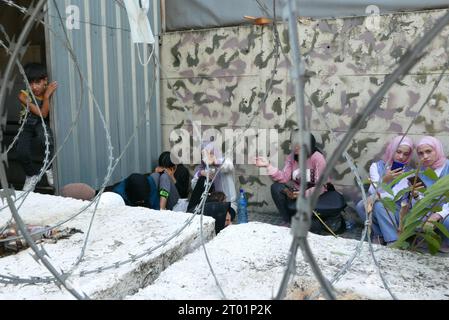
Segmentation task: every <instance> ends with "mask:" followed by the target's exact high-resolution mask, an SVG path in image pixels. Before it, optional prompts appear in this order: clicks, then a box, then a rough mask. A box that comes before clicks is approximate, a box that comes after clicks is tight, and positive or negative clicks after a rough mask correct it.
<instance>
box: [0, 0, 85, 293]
mask: <svg viewBox="0 0 449 320" xmlns="http://www.w3.org/2000/svg"><path fill="white" fill-rule="evenodd" d="M45 3H46V0H39V2H38V3H37V4H36V6H35V7H34V8H32V9H31V6H30V11H31V15H30V18H29V19H28V21H27V22H26V24H25V26H24V28H23V30H22V32H21V34H20V36H19V39H18V41H17V44H16V47H15V48H14V51H13V53H12V55H11V57H10V59H9V61H8V64H7V67H6V69H5V74H4V79H3V84H2V87H1V88H0V114H1V115H3V114H4V112H3V111H4V97H5V91H6V86H5V84H6V82H7V81H8V79H9V76H10V74H11V73H12V65H13V64H14V62H15V59H16V58H17V55H18V52H19V48H20V47H21V46H22V45H23V43H24V42H25V39H26V37H27V36H28V34H29V32H30V31H31V27H32V25H33V23H34V18H36V17H37V16H38V14H39V13H40V11H41V9H42V8H43V6H44V5H45ZM28 85H29V83H28ZM33 98H35V97H34V95H33ZM39 113H40V110H39ZM40 117H41V120H42V122H44V121H43V118H42V114H41V113H40ZM44 132H45V133H46V131H45V127H44ZM1 138H3V137H1ZM46 143H47V145H46V147H47V148H46V149H48V137H46ZM47 160H48V150H46V159H45V160H44V165H45V164H46V162H45V161H47ZM3 161H4V160H3ZM3 161H1V162H0V179H1V184H2V185H3V186H4V189H3V191H1V197H2V198H3V199H6V201H7V202H8V204H9V207H10V210H11V213H12V216H13V218H14V220H15V222H16V224H17V226H18V228H19V230H20V232H21V233H22V234H23V236H24V238H25V240H26V241H27V243H28V244H29V245H30V247H31V249H32V250H33V251H34V252H35V256H34V257H33V258H35V260H36V262H38V261H41V262H42V263H43V264H44V266H45V267H46V268H47V269H48V271H50V273H51V274H53V276H54V277H55V278H56V279H57V281H58V283H59V284H60V285H61V286H63V287H64V288H65V289H66V290H67V291H68V292H70V293H71V294H72V295H73V296H74V297H75V298H77V299H88V296H87V295H86V294H84V293H83V294H80V293H79V292H78V291H77V290H76V289H75V288H74V287H73V285H72V284H71V283H70V282H69V281H68V279H67V276H66V275H65V274H64V272H62V273H59V272H58V271H57V270H56V269H55V268H54V267H53V265H52V264H51V262H50V261H49V260H48V259H47V258H46V257H47V256H48V254H47V252H46V251H45V249H44V248H43V246H41V248H40V249H39V248H38V246H37V245H36V243H35V242H34V240H33V238H32V237H31V236H30V234H29V232H28V230H27V228H26V226H25V224H24V222H23V221H22V219H21V217H20V215H19V213H18V212H17V209H16V206H15V203H14V201H13V200H12V195H13V193H14V191H11V190H9V189H8V182H7V177H6V172H5V168H4V163H3Z"/></svg>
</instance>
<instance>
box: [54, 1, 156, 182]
mask: <svg viewBox="0 0 449 320" xmlns="http://www.w3.org/2000/svg"><path fill="white" fill-rule="evenodd" d="M155 3H156V5H157V2H155ZM48 6H49V8H48V9H49V10H48V13H47V17H46V18H47V21H48V23H49V25H50V26H51V28H50V29H49V30H48V31H47V44H46V47H47V55H48V61H49V62H48V65H49V66H48V67H49V71H50V75H51V77H52V79H51V80H56V81H58V84H59V87H58V89H57V92H56V96H55V98H54V99H53V109H52V116H53V119H52V124H53V128H54V135H55V144H56V148H58V147H60V146H61V145H63V143H64V139H65V138H66V137H67V135H68V134H69V130H70V128H71V127H72V124H73V123H75V122H76V124H75V126H74V130H73V132H72V133H71V134H70V135H69V136H68V140H67V142H66V143H65V144H64V146H63V148H62V150H61V152H60V154H59V155H58V157H57V162H56V166H57V183H58V186H59V187H61V186H63V185H65V184H67V183H72V182H84V183H87V184H89V185H91V186H92V187H94V188H98V187H100V186H101V184H102V182H103V180H104V177H105V175H106V173H107V167H108V163H109V153H108V144H107V138H106V130H105V128H104V125H103V122H102V120H101V117H100V113H99V112H98V108H99V109H100V110H101V112H102V113H103V115H104V119H105V122H106V127H107V128H108V130H109V132H110V136H111V142H112V147H113V156H114V158H115V159H116V158H117V157H118V156H119V155H120V154H121V153H122V152H123V151H124V150H125V147H126V144H127V143H128V141H129V140H130V139H131V137H132V136H133V134H134V132H135V128H136V127H137V126H139V125H140V126H139V129H138V130H137V132H136V135H135V137H134V138H132V141H131V143H130V145H129V147H128V149H127V150H126V152H125V154H124V156H123V158H122V160H121V161H120V163H119V164H118V165H117V167H116V169H115V170H114V172H113V175H112V178H111V181H110V183H109V184H111V183H114V182H117V181H120V180H121V179H123V178H125V177H127V176H128V175H129V174H131V173H133V172H140V173H146V172H149V171H151V169H152V168H153V166H154V165H155V164H156V161H157V158H158V155H159V153H160V152H161V138H160V137H161V134H160V128H161V126H160V111H159V82H158V81H156V79H158V74H157V73H156V74H155V69H154V65H153V64H151V63H150V64H148V65H147V66H143V65H142V64H141V63H140V62H139V56H138V52H137V50H138V49H137V46H136V45H135V44H133V43H132V42H131V33H130V26H129V21H128V16H127V14H126V11H125V9H124V7H123V6H121V5H119V4H118V2H116V1H110V0H94V1H88V0H84V1H83V0H70V1H68V0H67V1H64V0H57V1H56V2H55V1H48ZM69 6H75V8H73V7H69ZM72 9H75V11H73V10H72ZM77 10H79V21H80V23H79V28H77V26H76V25H74V24H70V23H68V22H67V20H70V19H71V17H72V16H73V14H74V12H75V14H76V11H77ZM156 10H157V12H156V13H155V12H153V11H154V8H152V9H150V12H149V14H148V15H149V17H150V21H151V23H152V27H153V32H154V31H155V28H154V26H155V25H156V26H157V25H158V23H159V22H158V21H154V20H155V19H157V17H158V12H159V8H156ZM58 11H59V12H58ZM60 16H61V17H62V20H61V18H60ZM73 17H75V20H77V19H76V18H77V17H76V16H73ZM63 24H64V25H63ZM63 26H64V28H63ZM67 26H69V27H70V26H72V27H73V26H74V27H75V28H71V29H70V28H69V29H67ZM157 29H159V28H157ZM154 33H155V34H156V32H154ZM66 39H68V43H69V45H70V47H71V48H72V50H73V53H74V55H75V57H73V56H72V55H71V54H70V51H69V50H68V48H67V42H66ZM139 50H140V55H141V58H142V59H141V60H146V57H148V56H149V52H150V50H149V49H147V48H145V49H144V47H143V46H142V45H139ZM145 51H146V52H145ZM155 54H158V48H157V46H156V48H155ZM78 66H79V68H80V71H81V77H82V79H80V73H79V72H78ZM152 93H153V94H152ZM80 103H81V108H80ZM96 105H97V106H98V108H97V106H96ZM79 109H81V111H80V114H79V119H78V120H77V114H78V110H79ZM143 117H145V119H144V121H143V122H142V121H141V120H142V118H143Z"/></svg>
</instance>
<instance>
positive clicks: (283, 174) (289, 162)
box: [268, 151, 326, 197]
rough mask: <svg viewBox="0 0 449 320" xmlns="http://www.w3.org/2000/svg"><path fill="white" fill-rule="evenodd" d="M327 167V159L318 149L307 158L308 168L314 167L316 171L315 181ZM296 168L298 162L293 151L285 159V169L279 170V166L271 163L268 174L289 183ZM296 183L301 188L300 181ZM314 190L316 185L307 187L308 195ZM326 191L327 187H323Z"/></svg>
mask: <svg viewBox="0 0 449 320" xmlns="http://www.w3.org/2000/svg"><path fill="white" fill-rule="evenodd" d="M325 167H326V159H325V158H324V156H323V155H322V154H321V153H320V152H318V151H316V152H314V153H313V154H312V156H311V157H310V158H308V159H307V169H312V170H313V171H314V172H315V181H318V179H319V178H320V176H321V174H322V173H323V171H324V168H325ZM296 169H298V163H297V162H296V161H295V160H294V158H293V153H291V154H289V155H288V156H287V159H285V164H284V169H282V170H279V169H278V168H276V167H273V166H272V165H269V166H268V174H269V175H270V176H271V178H272V179H273V180H274V181H276V182H280V183H287V182H288V181H291V180H293V179H292V173H293V171H295V170H296ZM295 185H296V187H298V188H299V183H298V182H297V181H295ZM314 190H315V187H312V188H309V189H307V190H306V197H308V196H309V195H311V194H312V193H313V191H314ZM324 191H326V189H325V188H324V187H323V188H322V190H321V192H324Z"/></svg>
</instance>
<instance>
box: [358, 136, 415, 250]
mask: <svg viewBox="0 0 449 320" xmlns="http://www.w3.org/2000/svg"><path fill="white" fill-rule="evenodd" d="M412 154H413V141H412V140H411V139H410V138H409V137H407V136H404V137H403V136H397V137H395V138H394V139H393V140H391V141H390V143H389V144H388V145H387V148H386V150H385V154H384V155H383V157H382V159H381V160H379V161H377V162H373V163H372V164H371V167H370V170H369V175H370V181H371V186H370V188H369V190H368V193H369V195H370V197H369V199H368V204H367V205H368V206H369V208H371V206H372V226H371V231H372V240H373V242H374V243H377V244H385V243H390V242H394V241H396V240H397V239H398V227H399V211H400V209H401V201H402V199H399V200H398V201H397V202H396V211H395V212H394V213H390V212H388V211H387V210H386V209H385V207H384V205H383V204H382V202H381V201H379V200H378V199H379V198H390V199H393V198H394V197H395V196H396V194H397V193H398V192H399V191H401V190H403V189H405V188H407V187H408V181H407V178H403V179H401V180H400V181H399V182H397V183H396V184H395V185H394V186H393V187H392V191H393V195H391V194H389V193H387V192H386V191H384V190H383V189H382V188H381V186H380V183H382V182H383V183H384V184H389V183H390V182H392V181H393V180H394V179H395V178H396V177H398V176H399V175H401V174H402V173H403V172H407V171H410V170H412V168H411V167H410V166H409V162H410V159H411V158H412ZM393 162H398V163H399V164H402V166H401V167H398V168H396V169H393V170H392V166H393ZM375 186H376V188H377V189H376V188H375ZM356 210H357V213H358V215H359V216H360V218H361V219H362V220H363V221H365V220H366V208H365V204H364V203H363V200H360V201H359V203H358V204H357V206H356Z"/></svg>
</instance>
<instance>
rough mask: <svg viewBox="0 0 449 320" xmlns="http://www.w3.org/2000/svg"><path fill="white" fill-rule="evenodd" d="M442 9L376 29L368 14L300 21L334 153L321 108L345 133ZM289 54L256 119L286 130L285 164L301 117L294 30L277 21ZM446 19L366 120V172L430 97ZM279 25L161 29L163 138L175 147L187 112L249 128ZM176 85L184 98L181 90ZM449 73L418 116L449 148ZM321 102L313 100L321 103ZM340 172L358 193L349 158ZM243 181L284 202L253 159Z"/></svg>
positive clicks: (258, 206) (261, 198)
mask: <svg viewBox="0 0 449 320" xmlns="http://www.w3.org/2000/svg"><path fill="white" fill-rule="evenodd" d="M444 13H445V11H443V10H438V11H427V12H420V13H403V14H394V15H388V16H382V17H380V28H379V29H374V30H373V29H371V30H369V29H368V28H367V27H366V26H365V19H364V18H359V17H354V18H345V19H334V20H305V21H300V22H299V24H298V25H299V29H300V35H299V37H300V47H301V50H302V52H303V54H304V56H305V61H306V68H307V74H308V75H309V77H310V78H309V79H308V80H307V84H306V93H307V95H308V96H309V97H310V100H307V98H306V102H307V115H308V117H309V119H310V124H311V129H312V131H313V133H314V134H315V136H316V137H317V140H318V142H319V143H320V145H321V146H322V147H323V149H324V151H325V154H327V155H330V154H331V152H332V151H333V149H334V147H335V146H336V145H337V144H338V142H337V141H335V140H334V139H332V138H331V136H330V134H329V131H328V129H327V127H326V125H325V124H324V123H322V122H321V121H320V119H319V117H318V115H317V112H320V113H321V114H322V115H325V117H326V118H327V121H328V123H329V124H330V126H331V128H332V129H333V130H334V131H336V132H337V133H338V134H339V135H342V134H343V133H345V132H346V131H347V130H348V126H349V124H350V122H351V120H352V119H353V118H354V116H355V115H356V114H357V113H358V112H360V110H361V109H362V108H363V107H365V105H366V104H367V102H368V101H369V99H370V97H371V96H372V95H373V94H374V93H375V92H376V91H377V89H378V88H379V87H380V85H381V84H382V82H383V80H384V78H385V76H386V75H388V74H389V73H391V72H392V71H393V70H394V68H395V67H396V66H397V63H398V61H399V58H400V57H401V55H402V54H404V52H405V51H406V49H407V48H408V47H409V46H410V44H412V43H413V42H414V41H415V40H416V39H418V38H420V37H421V36H422V35H423V34H424V32H425V31H426V30H428V29H429V28H430V27H431V26H432V25H433V24H434V22H435V21H436V20H437V18H438V17H440V16H442V15H443V14H444ZM278 30H279V34H280V40H281V48H282V54H281V55H280V57H279V63H278V65H277V68H276V74H275V76H274V83H273V88H272V90H271V91H270V92H269V95H268V99H267V101H266V104H263V105H262V109H261V110H262V111H261V112H260V113H259V114H258V115H257V116H256V117H255V119H254V122H253V123H252V127H254V128H276V129H278V130H279V138H280V145H281V146H282V152H281V153H282V156H281V158H280V159H279V163H280V166H282V165H283V161H284V154H286V153H288V145H289V144H288V138H289V135H290V129H291V128H292V126H294V125H295V124H296V117H295V104H294V97H293V87H292V84H291V80H290V74H289V72H290V68H291V63H290V61H289V60H288V58H287V57H288V56H289V54H290V48H289V45H288V32H287V30H286V29H285V26H284V25H283V24H279V25H278ZM448 33H449V28H445V29H444V31H443V33H442V34H440V35H439V36H438V37H437V38H436V39H435V40H434V41H433V42H432V43H431V45H430V46H429V47H428V54H427V55H426V56H425V57H424V58H423V59H422V61H421V62H420V63H419V64H418V65H417V66H416V67H415V68H413V69H412V70H411V71H410V73H409V75H407V76H405V77H404V78H403V79H401V81H399V82H398V83H397V84H396V85H395V86H394V87H393V88H392V89H391V90H390V92H389V93H388V95H387V96H386V97H385V99H384V101H383V103H382V105H381V106H380V108H379V109H378V110H377V112H376V113H375V115H374V116H372V117H371V118H370V119H369V120H368V121H367V122H366V123H365V124H364V125H363V128H362V130H361V131H360V132H359V133H358V134H357V136H356V137H355V139H354V141H353V143H352V145H351V146H350V148H349V149H348V152H349V154H350V155H352V156H353V157H354V158H355V160H356V163H357V165H358V166H359V167H360V169H361V171H362V173H363V175H364V176H366V170H368V168H369V165H370V163H371V161H372V159H378V158H379V157H380V156H381V155H382V150H383V146H384V144H385V143H386V142H387V141H388V140H389V139H390V138H391V137H394V136H395V135H396V134H398V133H400V132H403V131H405V130H406V128H407V127H408V125H409V123H410V122H411V121H412V119H413V118H414V116H415V115H416V113H417V110H418V109H419V108H420V106H421V105H422V104H423V102H424V101H425V99H426V97H427V95H428V93H429V92H430V91H431V89H432V86H433V85H434V83H435V81H436V79H437V78H438V77H439V74H440V73H441V72H442V70H443V67H444V64H445V62H446V61H447V60H448V58H449V56H448V52H447V39H448ZM273 35H274V33H273V30H272V27H271V26H252V25H249V26H240V27H229V28H220V29H209V30H202V31H188V32H176V33H169V34H165V35H164V36H163V37H162V51H161V56H162V64H163V67H164V69H165V74H163V80H162V88H163V89H162V90H163V92H162V127H163V135H162V137H163V147H164V149H169V147H170V143H169V134H170V132H171V131H172V130H173V128H180V127H185V123H186V120H187V119H189V118H188V113H186V112H184V111H183V109H182V106H186V107H187V108H189V109H190V110H191V111H192V114H193V119H194V120H200V121H201V122H202V124H203V125H211V126H215V127H218V128H223V127H229V128H239V127H244V126H245V125H246V124H247V123H248V120H249V119H251V117H252V115H253V113H254V112H255V111H256V110H257V108H258V105H259V103H260V101H261V99H262V98H263V96H264V94H265V90H266V88H267V85H268V80H269V79H270V78H271V72H272V70H273V66H274V63H275V41H274V36H273ZM169 84H171V85H173V88H174V89H175V90H176V91H177V92H178V94H179V95H180V96H181V97H182V98H181V99H178V98H177V97H176V96H175V95H174V93H173V90H171V89H170V88H169ZM448 89H449V79H448V77H447V76H446V75H445V76H444V78H443V80H442V81H441V83H440V85H439V87H438V88H437V90H436V91H435V93H434V94H433V96H432V99H431V100H430V102H429V104H428V105H426V107H425V108H424V111H423V112H422V114H421V115H420V116H419V117H418V119H417V121H416V122H415V124H414V125H413V127H412V129H411V131H410V135H411V136H412V138H413V139H414V140H415V141H417V140H418V139H419V138H420V137H421V136H422V135H425V134H432V135H435V136H438V137H439V138H441V139H442V140H443V142H444V145H445V147H446V150H447V151H449V139H448V134H449V117H448V116H449V111H448V108H447V105H448V94H447V92H448V91H449V90H448ZM311 102H313V106H312V103H311ZM332 179H333V181H334V183H335V184H336V186H337V188H338V189H339V190H341V191H343V192H344V194H345V195H346V197H347V199H348V200H352V199H356V198H357V197H358V194H359V191H358V190H357V188H355V182H354V177H353V175H352V173H351V172H350V169H349V168H348V166H347V164H346V163H345V162H343V161H342V162H341V163H340V164H339V165H337V166H336V167H335V169H334V172H333V175H332ZM236 181H237V188H238V187H239V186H241V187H243V188H244V189H245V190H246V191H247V192H248V193H249V204H250V209H249V210H250V212H251V211H253V212H255V211H259V212H261V211H269V212H273V211H275V208H274V204H273V202H272V200H271V195H270V191H269V186H270V184H271V180H270V178H269V177H266V176H259V175H258V171H257V169H256V168H255V167H253V166H251V165H246V166H238V167H237V170H236Z"/></svg>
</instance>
